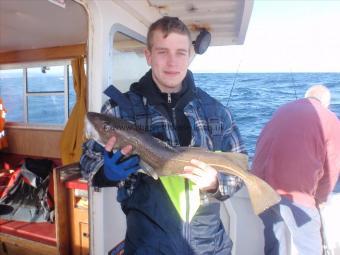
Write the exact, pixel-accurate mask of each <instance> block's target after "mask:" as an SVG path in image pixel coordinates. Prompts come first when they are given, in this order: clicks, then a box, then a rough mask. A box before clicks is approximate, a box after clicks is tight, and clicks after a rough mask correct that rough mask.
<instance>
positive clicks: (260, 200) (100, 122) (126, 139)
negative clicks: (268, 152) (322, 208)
mask: <svg viewBox="0 0 340 255" xmlns="http://www.w3.org/2000/svg"><path fill="white" fill-rule="evenodd" d="M86 119H87V121H86V122H87V123H86V133H87V138H92V139H94V140H96V141H97V142H98V143H100V144H102V145H105V144H106V142H107V141H108V140H109V138H111V137H112V136H116V138H117V141H116V144H115V148H117V149H118V148H121V147H122V146H125V145H128V144H131V145H132V146H133V149H134V153H137V154H138V155H139V156H140V158H141V166H142V168H143V170H144V171H145V172H146V173H147V174H149V175H151V176H152V177H154V178H155V179H157V178H158V176H169V175H177V174H181V173H182V172H183V168H184V166H188V165H191V163H190V160H191V159H198V160H200V161H203V162H205V163H206V164H208V165H210V166H212V167H213V168H215V169H216V170H217V171H219V172H222V173H226V174H230V175H235V176H238V177H240V178H241V179H242V180H243V182H244V183H245V185H246V187H247V189H248V193H249V197H250V201H251V204H252V207H253V210H254V212H255V213H256V214H257V215H258V214H260V213H261V212H263V211H264V210H266V209H267V208H269V207H271V206H272V205H274V204H276V203H278V202H279V201H280V196H279V195H278V194H277V193H276V192H275V191H274V190H273V189H272V188H271V187H270V186H269V185H268V184H267V183H266V182H265V181H263V180H262V179H260V178H258V177H256V176H255V175H253V174H251V173H250V172H249V171H247V169H248V156H247V155H244V154H242V153H237V152H212V151H208V150H205V149H202V148H196V147H172V146H169V145H168V144H167V143H165V142H163V141H161V140H159V139H157V138H155V137H153V136H151V135H150V134H149V133H147V132H145V131H143V130H141V129H140V128H138V127H137V126H136V125H135V124H132V123H130V122H128V121H125V120H122V119H120V118H115V117H113V116H109V115H105V114H100V113H95V112H89V113H87V118H86Z"/></svg>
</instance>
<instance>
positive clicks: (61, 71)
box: [0, 61, 75, 126]
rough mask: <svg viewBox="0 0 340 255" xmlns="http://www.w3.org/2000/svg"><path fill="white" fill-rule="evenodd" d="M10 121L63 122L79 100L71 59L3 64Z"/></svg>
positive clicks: (0, 85) (0, 87) (0, 83)
mask: <svg viewBox="0 0 340 255" xmlns="http://www.w3.org/2000/svg"><path fill="white" fill-rule="evenodd" d="M0 69H1V70H0V96H1V97H2V99H3V100H4V104H5V107H6V109H7V115H6V119H7V121H8V122H15V123H17V124H26V125H27V124H28V125H56V126H63V125H64V124H65V123H66V121H67V119H68V116H69V114H70V112H71V110H72V108H73V106H74V104H75V92H74V88H73V77H72V68H71V65H70V61H58V62H48V63H39V64H28V65H22V64H21V65H17V66H15V65H12V66H0Z"/></svg>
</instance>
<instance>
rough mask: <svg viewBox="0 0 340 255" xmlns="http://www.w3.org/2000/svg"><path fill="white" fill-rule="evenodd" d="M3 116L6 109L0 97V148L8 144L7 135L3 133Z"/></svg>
mask: <svg viewBox="0 0 340 255" xmlns="http://www.w3.org/2000/svg"><path fill="white" fill-rule="evenodd" d="M5 117H6V109H5V107H4V105H3V103H2V99H1V98H0V150H1V149H3V148H6V147H7V146H8V143H7V137H6V135H5Z"/></svg>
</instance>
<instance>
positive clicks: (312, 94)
mask: <svg viewBox="0 0 340 255" xmlns="http://www.w3.org/2000/svg"><path fill="white" fill-rule="evenodd" d="M305 98H315V99H317V100H319V101H320V103H321V104H322V105H323V106H324V107H326V108H328V107H329V105H330V103H331V92H330V91H329V89H328V88H327V87H326V86H324V85H322V84H316V85H313V86H312V87H310V88H309V89H308V90H307V91H306V93H305Z"/></svg>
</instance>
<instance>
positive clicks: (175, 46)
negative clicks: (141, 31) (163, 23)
mask: <svg viewBox="0 0 340 255" xmlns="http://www.w3.org/2000/svg"><path fill="white" fill-rule="evenodd" d="M151 42H152V44H151V45H152V48H151V50H148V49H146V50H145V57H146V60H147V62H148V64H149V65H150V66H151V69H152V78H153V79H154V81H155V82H156V84H157V86H158V88H159V89H160V90H161V91H162V92H165V93H174V92H178V91H180V90H181V88H182V81H183V79H184V77H185V75H186V73H187V69H188V66H189V57H190V56H189V55H190V51H189V44H190V42H189V38H188V36H186V35H182V34H177V33H170V34H169V35H168V36H167V37H166V38H164V35H163V33H162V31H160V30H155V31H154V32H153V36H152V41H151Z"/></svg>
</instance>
